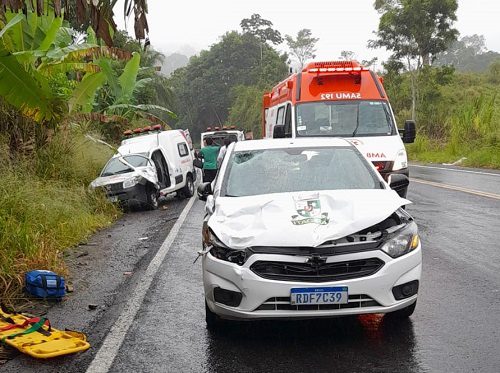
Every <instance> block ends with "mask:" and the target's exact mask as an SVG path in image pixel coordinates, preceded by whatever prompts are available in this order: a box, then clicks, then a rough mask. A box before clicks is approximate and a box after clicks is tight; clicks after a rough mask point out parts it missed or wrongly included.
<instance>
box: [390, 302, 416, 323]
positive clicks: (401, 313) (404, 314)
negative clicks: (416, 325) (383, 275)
mask: <svg viewBox="0 0 500 373" xmlns="http://www.w3.org/2000/svg"><path fill="white" fill-rule="evenodd" d="M415 307H417V301H415V302H414V303H412V304H410V305H409V306H406V307H405V308H401V309H400V310H397V311H394V312H391V313H388V314H386V315H385V317H388V318H389V319H394V320H403V319H407V318H408V317H410V316H411V315H413V312H415Z"/></svg>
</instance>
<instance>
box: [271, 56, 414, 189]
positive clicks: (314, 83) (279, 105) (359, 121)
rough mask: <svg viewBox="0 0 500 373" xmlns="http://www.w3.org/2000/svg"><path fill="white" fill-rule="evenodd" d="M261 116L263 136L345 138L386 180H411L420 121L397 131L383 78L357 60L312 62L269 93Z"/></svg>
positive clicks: (410, 122)
mask: <svg viewBox="0 0 500 373" xmlns="http://www.w3.org/2000/svg"><path fill="white" fill-rule="evenodd" d="M262 117H263V122H262V133H263V137H264V138H280V137H290V138H298V137H324V136H334V137H344V138H346V139H347V140H349V141H350V142H351V143H352V144H354V145H355V146H356V147H357V148H358V149H359V151H360V152H361V153H363V154H364V156H365V157H366V158H367V159H368V160H370V161H371V162H372V163H373V165H374V166H375V168H376V169H377V170H378V171H379V172H380V174H381V175H382V176H383V177H384V179H385V180H386V181H387V180H388V178H389V175H391V174H394V173H397V174H403V175H406V176H407V177H408V176H409V172H408V159H407V155H406V150H405V147H404V144H403V143H411V142H413V141H414V140H415V122H414V121H410V120H407V121H406V122H405V126H404V129H400V130H398V128H397V126H396V120H395V118H394V114H393V112H392V109H391V105H390V103H389V99H388V97H387V94H386V92H385V90H384V87H383V80H382V78H381V77H379V76H378V75H377V74H376V73H375V72H374V71H371V70H369V69H368V68H365V67H363V66H361V65H360V64H359V63H358V62H357V61H330V62H311V63H309V64H308V65H307V66H306V67H305V68H304V69H303V70H302V71H301V72H299V73H295V74H292V75H290V76H289V77H288V78H287V79H285V80H284V81H282V82H280V83H279V84H277V85H276V86H275V87H274V88H273V89H272V91H271V92H269V93H266V94H265V95H264V97H263V113H262ZM397 192H398V193H399V194H400V195H401V196H402V197H405V196H406V192H407V187H404V188H402V189H400V190H397Z"/></svg>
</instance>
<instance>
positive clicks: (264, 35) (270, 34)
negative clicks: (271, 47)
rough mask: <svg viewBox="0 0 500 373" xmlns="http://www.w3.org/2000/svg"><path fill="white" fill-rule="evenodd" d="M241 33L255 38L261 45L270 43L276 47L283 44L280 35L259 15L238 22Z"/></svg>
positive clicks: (271, 24)
mask: <svg viewBox="0 0 500 373" xmlns="http://www.w3.org/2000/svg"><path fill="white" fill-rule="evenodd" d="M240 26H241V28H242V29H243V33H248V34H250V35H253V36H255V37H256V38H257V39H259V40H260V41H261V42H262V43H266V42H268V41H270V42H271V43H273V44H275V45H278V44H281V43H282V42H283V38H282V37H281V33H280V32H279V31H278V30H275V29H273V28H272V26H273V23H272V22H271V21H268V20H267V19H264V18H262V17H261V16H260V15H259V14H252V16H251V17H250V18H244V19H242V20H241V22H240Z"/></svg>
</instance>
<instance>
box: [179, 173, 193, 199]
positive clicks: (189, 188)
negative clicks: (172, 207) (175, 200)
mask: <svg viewBox="0 0 500 373" xmlns="http://www.w3.org/2000/svg"><path fill="white" fill-rule="evenodd" d="M182 195H183V196H184V197H185V198H191V197H192V196H193V195H194V182H193V177H192V176H191V175H187V178H186V185H185V186H184V188H182Z"/></svg>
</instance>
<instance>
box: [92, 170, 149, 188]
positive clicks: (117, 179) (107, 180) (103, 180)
mask: <svg viewBox="0 0 500 373" xmlns="http://www.w3.org/2000/svg"><path fill="white" fill-rule="evenodd" d="M135 176H142V177H144V178H145V179H146V180H149V181H151V182H152V183H153V184H155V185H156V184H157V183H158V178H157V176H156V171H155V170H154V169H153V168H152V167H138V168H136V170H135V171H132V172H127V173H126V174H116V175H110V176H99V177H98V178H97V179H95V180H94V181H92V183H90V186H91V187H92V188H98V187H101V186H104V185H109V184H115V183H122V182H124V181H125V180H128V179H131V178H133V177H135Z"/></svg>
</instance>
